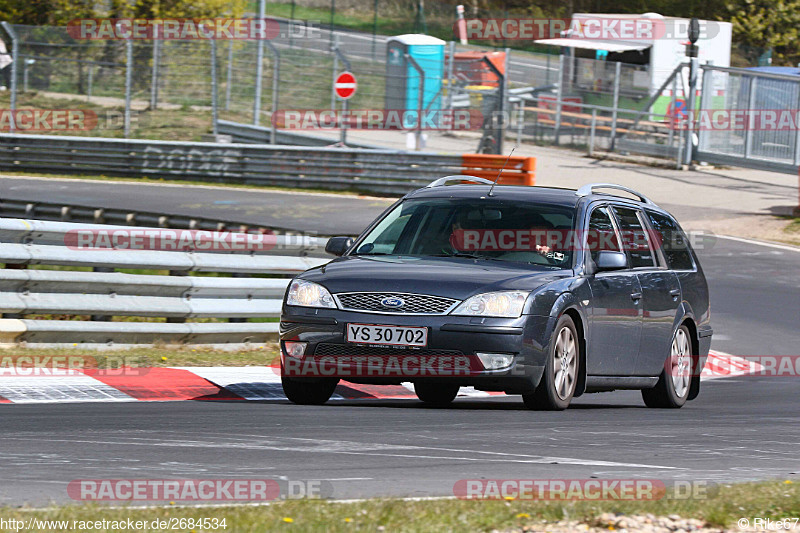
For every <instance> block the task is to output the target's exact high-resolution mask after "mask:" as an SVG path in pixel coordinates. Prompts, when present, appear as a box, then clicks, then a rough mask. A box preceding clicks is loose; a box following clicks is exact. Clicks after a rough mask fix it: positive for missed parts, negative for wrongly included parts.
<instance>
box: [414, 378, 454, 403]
mask: <svg viewBox="0 0 800 533" xmlns="http://www.w3.org/2000/svg"><path fill="white" fill-rule="evenodd" d="M459 388H460V387H459V386H458V385H448V384H446V383H422V382H418V383H414V392H415V393H416V394H417V398H419V399H420V400H422V401H423V402H425V403H428V404H431V405H447V404H449V403H451V402H452V401H453V400H455V399H456V396H457V395H458V389H459Z"/></svg>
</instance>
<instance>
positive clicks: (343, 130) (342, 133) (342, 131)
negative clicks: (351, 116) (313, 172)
mask: <svg viewBox="0 0 800 533" xmlns="http://www.w3.org/2000/svg"><path fill="white" fill-rule="evenodd" d="M333 53H334V55H335V56H336V58H338V59H341V60H342V64H343V65H344V69H345V70H346V71H348V72H350V71H351V69H352V68H353V67H352V65H350V61H348V60H347V58H346V57H345V55H344V54H343V53H342V51H341V50H339V36H338V35H337V36H336V48H334V49H333ZM337 65H338V63H337ZM334 76H336V73H334ZM334 83H336V82H335V80H334ZM334 93H335V91H334ZM347 102H348V99H347V98H345V99H344V101H343V102H342V118H343V119H344V121H343V122H342V123H341V124H340V126H341V127H340V128H339V142H341V143H342V146H346V145H347V108H348V104H347Z"/></svg>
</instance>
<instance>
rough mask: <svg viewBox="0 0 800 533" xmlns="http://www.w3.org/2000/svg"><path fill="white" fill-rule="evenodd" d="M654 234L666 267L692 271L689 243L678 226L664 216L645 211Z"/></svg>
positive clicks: (692, 264)
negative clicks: (665, 261) (665, 260)
mask: <svg viewBox="0 0 800 533" xmlns="http://www.w3.org/2000/svg"><path fill="white" fill-rule="evenodd" d="M647 216H648V217H649V218H650V223H651V224H652V226H653V230H654V232H655V235H654V237H655V239H653V240H654V241H656V243H657V244H658V245H660V246H661V250H662V252H663V253H664V257H665V258H666V259H667V265H668V266H669V268H671V269H673V270H692V269H694V262H693V261H692V253H691V252H690V251H689V241H688V239H687V238H686V235H685V234H684V233H683V231H681V228H680V227H679V226H678V224H677V223H676V222H675V221H674V220H672V219H671V218H670V217H668V216H666V215H662V214H660V213H654V212H652V211H647Z"/></svg>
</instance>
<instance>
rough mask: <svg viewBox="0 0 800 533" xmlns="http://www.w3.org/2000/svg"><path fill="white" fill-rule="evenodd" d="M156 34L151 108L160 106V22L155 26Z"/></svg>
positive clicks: (151, 82)
mask: <svg viewBox="0 0 800 533" xmlns="http://www.w3.org/2000/svg"><path fill="white" fill-rule="evenodd" d="M154 31H155V35H153V37H154V38H153V72H152V74H151V76H150V109H156V107H157V106H158V59H159V55H160V54H159V52H160V50H161V46H160V44H159V43H160V40H159V38H158V24H156V25H155V28H154Z"/></svg>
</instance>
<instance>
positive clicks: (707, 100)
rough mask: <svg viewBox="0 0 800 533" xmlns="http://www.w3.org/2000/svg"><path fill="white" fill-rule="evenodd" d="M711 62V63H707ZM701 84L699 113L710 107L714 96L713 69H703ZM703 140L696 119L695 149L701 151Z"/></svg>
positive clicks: (703, 136)
mask: <svg viewBox="0 0 800 533" xmlns="http://www.w3.org/2000/svg"><path fill="white" fill-rule="evenodd" d="M709 64H711V63H709ZM702 82H703V85H702V87H700V110H699V111H700V113H703V112H704V111H703V110H704V109H711V97H712V96H714V71H713V70H711V69H703V76H702ZM704 140H705V135H703V129H702V128H701V127H700V122H699V121H698V126H697V150H698V151H701V150H702V149H703V144H705V143H704Z"/></svg>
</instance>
